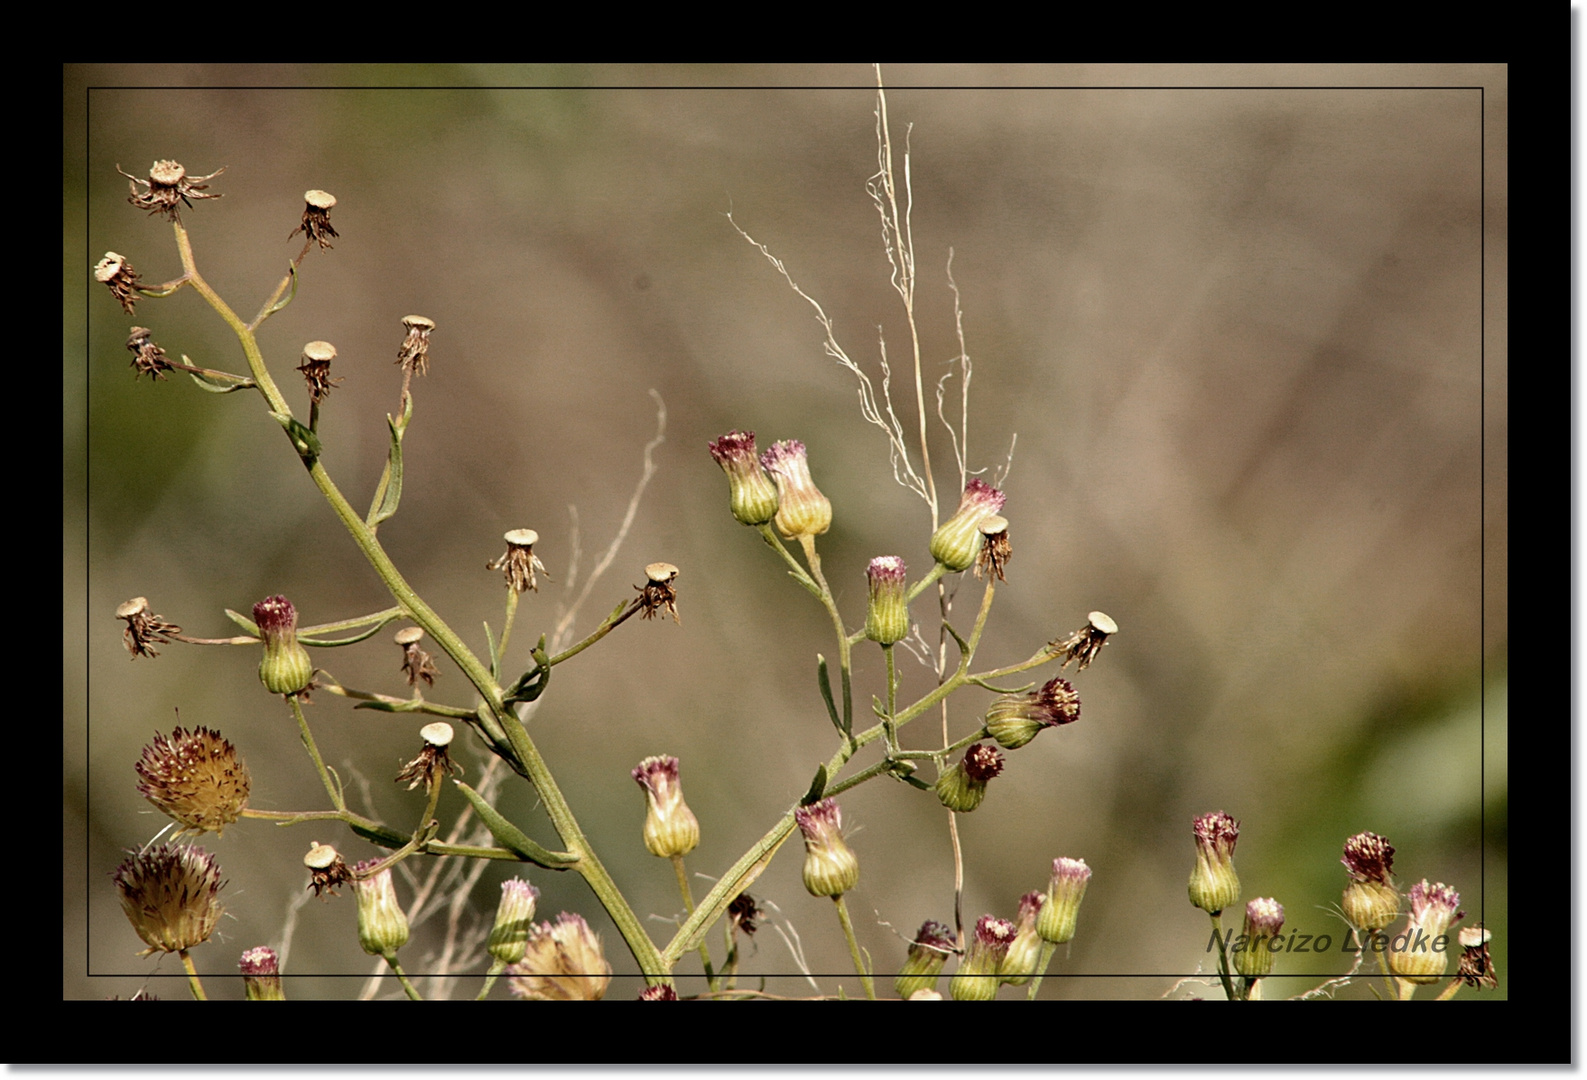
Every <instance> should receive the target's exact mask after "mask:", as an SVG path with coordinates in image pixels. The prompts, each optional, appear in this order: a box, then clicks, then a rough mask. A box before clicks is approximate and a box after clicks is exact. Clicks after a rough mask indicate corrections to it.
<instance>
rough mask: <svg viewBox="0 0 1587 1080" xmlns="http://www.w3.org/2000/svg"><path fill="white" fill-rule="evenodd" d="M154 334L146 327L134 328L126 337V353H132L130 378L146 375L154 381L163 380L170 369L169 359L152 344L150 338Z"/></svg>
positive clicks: (162, 350) (151, 338) (152, 339)
mask: <svg viewBox="0 0 1587 1080" xmlns="http://www.w3.org/2000/svg"><path fill="white" fill-rule="evenodd" d="M153 333H154V331H153V330H150V329H149V328H148V327H147V326H134V327H133V328H132V332H131V333H130V334H128V335H127V351H128V352H130V353H132V372H133V374H132V377H133V378H134V379H136V378H137V377H138V376H139V375H148V376H151V377H152V378H155V379H163V378H165V373H166V372H167V371H170V370H171V368H172V365H171V361H170V358H169V357H167V356H166V355H165V350H164V349H162V348H160V346H158V345H156V344H155V343H154V338H153V337H152V336H151V335H152V334H153Z"/></svg>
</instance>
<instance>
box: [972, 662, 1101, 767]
mask: <svg viewBox="0 0 1587 1080" xmlns="http://www.w3.org/2000/svg"><path fill="white" fill-rule="evenodd" d="M1078 719H1080V695H1079V694H1077V693H1076V692H1075V688H1074V686H1072V685H1071V684H1070V682H1069V680H1067V679H1064V678H1061V677H1058V678H1052V679H1049V680H1048V681H1047V682H1046V683H1044V684H1043V685H1042V687H1041V688H1040V689H1039V690H1033V691H1031V692H1030V693H1028V694H1005V695H1004V696H1003V697H1000V698H998V699H997V700H996V701H994V702H993V703H992V707H991V709H989V710H988V711H987V714H986V730H987V734H989V735H991V736H992V738H994V739H996V740H997V744H998V745H999V746H1001V747H1002V748H1003V749H1005V750H1018V749H1019V748H1020V747H1022V746H1024V745H1025V744H1026V743H1028V742H1030V741H1031V740H1032V739H1034V738H1035V737H1036V736H1037V735H1039V734H1041V733H1042V731H1044V730H1046V729H1047V728H1050V727H1058V726H1059V725H1061V724H1072V723H1074V722H1075V721H1076V720H1078Z"/></svg>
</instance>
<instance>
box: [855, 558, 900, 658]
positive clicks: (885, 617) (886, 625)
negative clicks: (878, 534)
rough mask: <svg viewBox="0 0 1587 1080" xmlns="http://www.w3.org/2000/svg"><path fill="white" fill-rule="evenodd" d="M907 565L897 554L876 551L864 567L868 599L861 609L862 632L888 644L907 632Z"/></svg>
mask: <svg viewBox="0 0 1587 1080" xmlns="http://www.w3.org/2000/svg"><path fill="white" fill-rule="evenodd" d="M906 576H907V568H906V567H905V566H904V560H903V559H900V558H899V557H898V556H897V555H878V556H877V557H876V558H874V559H872V560H871V564H870V566H868V567H866V569H865V578H866V580H867V581H868V582H869V584H870V603H869V605H867V607H866V609H865V636H866V637H868V638H870V639H871V640H872V641H874V642H877V643H878V644H881V645H892V644H895V643H897V642H900V641H902V640H904V638H906V637H908V636H909V599H908V596H907V595H906V590H905V588H904V581H905V577H906Z"/></svg>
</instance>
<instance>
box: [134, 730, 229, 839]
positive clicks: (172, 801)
mask: <svg viewBox="0 0 1587 1080" xmlns="http://www.w3.org/2000/svg"><path fill="white" fill-rule="evenodd" d="M134 767H135V768H136V769H137V771H138V776H139V777H140V779H139V781H138V794H140V795H142V796H143V797H144V798H145V799H148V800H149V801H150V802H151V803H153V804H154V805H155V806H156V807H157V808H158V809H160V810H161V811H162V812H164V813H165V814H168V815H169V816H170V817H172V818H174V819H176V821H177V822H178V823H179V824H180V825H181V826H182V828H181V830H180V831H179V832H178V833H177V836H181V835H182V834H184V833H201V832H214V833H220V832H222V831H223V830H224V829H225V828H226V826H227V825H230V824H231V823H232V822H234V821H236V820H237V818H238V817H239V816H240V815H241V814H242V809H243V807H244V806H246V805H247V804H248V784H249V780H248V766H246V765H244V764H243V762H242V759H241V758H239V757H238V756H237V748H236V747H235V746H233V745H232V744H231V743H229V742H227V741H226V740H225V739H223V738H221V735H220V732H218V731H210V730H209V729H207V728H196V729H194V730H193V731H191V732H189V731H184V730H183V729H181V728H177V729H176V730H175V731H173V732H171V736H170V738H166V737H165V736H164V735H159V734H156V735H155V736H154V742H152V743H150V744H149V745H148V746H145V747H144V748H143V756H142V757H140V758H139V759H138V763H137V765H136V766H134Z"/></svg>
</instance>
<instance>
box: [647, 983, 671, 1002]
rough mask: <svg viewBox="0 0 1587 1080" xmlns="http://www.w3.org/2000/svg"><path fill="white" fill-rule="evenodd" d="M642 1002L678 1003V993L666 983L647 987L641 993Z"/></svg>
mask: <svg viewBox="0 0 1587 1080" xmlns="http://www.w3.org/2000/svg"><path fill="white" fill-rule="evenodd" d="M639 1000H640V1001H677V1000H678V991H677V990H675V989H673V988H672V987H671V986H668V985H666V984H665V983H658V984H657V985H655V986H647V987H645V988H644V989H643V990H641V991H640V992H639Z"/></svg>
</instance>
